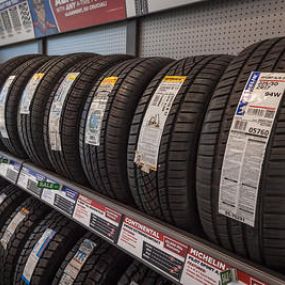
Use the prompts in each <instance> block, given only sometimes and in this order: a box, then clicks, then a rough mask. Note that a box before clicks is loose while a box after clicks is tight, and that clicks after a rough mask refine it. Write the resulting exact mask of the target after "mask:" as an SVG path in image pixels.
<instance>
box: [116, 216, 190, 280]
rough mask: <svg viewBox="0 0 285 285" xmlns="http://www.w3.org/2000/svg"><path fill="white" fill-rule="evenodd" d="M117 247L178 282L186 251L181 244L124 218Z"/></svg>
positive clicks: (185, 247) (184, 246) (186, 247)
mask: <svg viewBox="0 0 285 285" xmlns="http://www.w3.org/2000/svg"><path fill="white" fill-rule="evenodd" d="M118 245H119V246H120V247H122V248H123V249H124V250H126V251H128V252H130V253H132V254H133V255H135V256H137V257H139V258H142V259H143V260H144V261H145V262H147V263H149V264H150V265H152V266H154V267H156V268H157V269H158V270H160V271H162V272H163V273H165V274H167V275H168V276H169V277H171V278H173V279H174V280H176V281H179V280H180V277H181V274H182V270H183V266H184V263H185V258H186V255H187V250H188V246H186V245H184V244H183V243H181V242H179V241H176V240H174V239H172V238H171V237H168V236H167V235H165V234H163V233H161V232H158V231H156V230H155V229H153V228H151V227H148V226H146V225H144V224H142V223H139V222H137V221H135V220H134V219H132V218H129V217H125V218H124V222H123V225H122V228H121V233H120V237H119V240H118Z"/></svg>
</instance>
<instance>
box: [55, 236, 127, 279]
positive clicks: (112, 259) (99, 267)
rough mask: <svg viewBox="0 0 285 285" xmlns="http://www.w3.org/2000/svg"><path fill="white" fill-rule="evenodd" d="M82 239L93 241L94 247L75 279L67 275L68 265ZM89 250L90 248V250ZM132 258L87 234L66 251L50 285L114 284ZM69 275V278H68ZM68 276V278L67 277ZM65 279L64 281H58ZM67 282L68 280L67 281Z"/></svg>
mask: <svg viewBox="0 0 285 285" xmlns="http://www.w3.org/2000/svg"><path fill="white" fill-rule="evenodd" d="M84 240H85V241H86V240H88V242H89V243H90V242H93V245H95V248H94V249H93V251H92V252H91V253H89V254H90V255H89V256H88V257H87V258H86V259H85V262H84V264H83V265H82V267H81V269H80V271H79V272H77V276H75V279H74V278H72V279H71V280H72V281H73V282H72V281H71V280H70V279H69V278H70V275H68V266H70V262H71V261H72V260H73V258H74V257H75V255H76V253H78V250H79V248H80V246H81V245H82V243H83V242H84ZM90 251H91V250H90ZM131 261H132V258H131V257H129V256H128V255H126V254H125V253H123V252H121V251H120V250H118V249H117V248H115V247H114V246H112V245H109V244H108V243H106V242H105V241H103V240H102V239H100V238H98V237H95V236H94V235H91V234H89V233H88V234H87V235H85V236H84V237H83V238H82V239H80V240H79V242H78V243H77V244H76V245H75V247H74V248H73V249H72V250H71V251H70V252H69V253H68V255H67V256H66V258H65V261H64V262H63V264H62V265H61V267H60V269H59V270H58V272H57V274H56V277H55V279H54V281H53V283H52V285H58V284H74V285H79V284H88V285H111V284H116V283H117V282H118V280H119V279H120V278H121V276H122V275H123V273H124V271H125V270H126V269H127V268H128V266H129V264H130V263H131ZM68 277H69V278H68ZM67 278H68V279H67ZM63 280H65V282H66V283H60V282H63ZM67 280H68V281H69V282H68V281H67Z"/></svg>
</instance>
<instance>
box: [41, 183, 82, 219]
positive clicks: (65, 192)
mask: <svg viewBox="0 0 285 285" xmlns="http://www.w3.org/2000/svg"><path fill="white" fill-rule="evenodd" d="M47 182H48V183H53V184H54V185H55V186H57V185H58V186H59V188H58V189H51V188H49V189H45V188H44V189H43V191H42V196H41V199H42V200H43V201H45V202H47V203H48V204H50V205H52V206H55V207H56V208H58V209H60V210H62V211H64V212H65V213H66V214H68V215H69V216H72V214H73V211H74V208H75V205H76V200H77V197H78V193H77V192H75V191H74V190H72V189H70V188H68V187H66V186H63V187H62V185H59V184H56V182H55V181H51V180H49V179H48V180H47Z"/></svg>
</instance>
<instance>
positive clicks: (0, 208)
mask: <svg viewBox="0 0 285 285" xmlns="http://www.w3.org/2000/svg"><path fill="white" fill-rule="evenodd" d="M4 185H5V184H4ZM2 187H3V186H2V185H1V187H0V196H2V195H5V196H6V197H5V199H3V202H2V203H1V204H0V230H1V229H2V228H3V226H4V224H5V223H6V221H7V220H8V219H9V217H10V216H11V215H12V213H13V212H14V211H15V209H16V208H17V207H18V206H19V205H20V204H21V203H22V202H23V201H24V200H25V199H26V198H28V194H26V193H25V192H24V191H22V190H21V189H19V188H18V187H16V186H14V185H11V184H9V185H8V186H4V187H3V188H2Z"/></svg>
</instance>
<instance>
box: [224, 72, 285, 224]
mask: <svg viewBox="0 0 285 285" xmlns="http://www.w3.org/2000/svg"><path fill="white" fill-rule="evenodd" d="M284 90H285V73H268V72H257V71H256V72H252V73H251V75H250V77H249V79H248V82H247V84H246V86H245V89H244V91H243V93H242V95H241V98H240V101H239V104H238V107H237V109H236V112H235V115H234V118H233V121H232V125H231V129H230V132H229V137H228V141H227V145H226V151H225V155H224V161H223V167H222V174H221V181H220V191H219V213H220V214H222V215H225V216H227V217H229V218H232V219H235V220H237V221H240V222H242V223H245V224H247V225H249V226H252V227H254V225H255V215H256V204H257V197H258V191H259V183H260V177H261V172H262V166H263V161H264V157H265V154H266V148H267V144H268V141H269V138H270V134H271V131H272V126H273V123H274V120H275V116H276V113H277V111H278V108H279V105H280V102H281V99H282V98H283V93H284Z"/></svg>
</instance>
